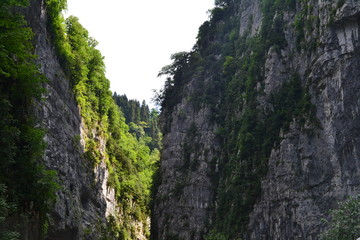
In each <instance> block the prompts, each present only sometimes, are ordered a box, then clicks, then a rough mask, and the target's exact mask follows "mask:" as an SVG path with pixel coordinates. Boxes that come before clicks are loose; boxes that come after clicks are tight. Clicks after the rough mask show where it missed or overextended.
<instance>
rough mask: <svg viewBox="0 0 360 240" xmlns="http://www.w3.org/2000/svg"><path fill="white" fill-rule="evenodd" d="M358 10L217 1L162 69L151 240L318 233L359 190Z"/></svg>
mask: <svg viewBox="0 0 360 240" xmlns="http://www.w3.org/2000/svg"><path fill="white" fill-rule="evenodd" d="M359 16H360V3H359V2H358V1H352V0H346V1H321V0H319V1H315V0H304V1H285V0H284V1H267V0H255V1H247V0H237V1H216V7H215V8H214V9H213V10H212V12H211V17H210V20H209V21H208V22H206V23H204V25H202V26H201V27H200V30H199V35H198V41H197V43H196V45H195V47H194V49H193V51H192V52H190V53H188V54H187V55H183V56H185V60H184V57H183V58H182V59H181V58H179V57H178V58H175V59H174V63H173V67H175V68H174V71H173V72H170V73H169V72H167V73H169V74H170V76H171V79H170V80H169V81H168V82H167V85H166V86H165V89H164V91H163V95H162V96H161V99H160V100H162V108H163V113H162V114H163V115H162V117H163V128H164V150H163V153H162V160H161V170H160V175H161V181H160V184H159V186H158V190H157V194H156V199H155V209H154V213H153V219H154V227H153V232H154V235H153V236H154V239H194V240H195V239H196V240H197V239H204V237H205V235H206V234H208V233H209V231H210V230H212V231H211V232H210V234H208V237H209V238H211V237H213V238H211V239H217V238H216V237H219V239H220V237H224V239H238V238H243V239H319V234H320V233H321V232H323V231H324V230H325V229H326V225H325V223H323V222H322V221H321V219H322V218H327V217H328V210H329V209H332V208H334V207H336V206H337V201H339V200H344V199H345V198H346V197H347V196H349V195H354V194H357V193H359V190H360V189H359V187H360V182H359V177H360V174H359V169H360V167H359V159H358V156H359V148H358V146H359V128H358V125H359V121H360V119H359V117H360V115H359V109H358V105H359V100H358V99H359V91H358V90H359V83H358V78H359V74H360V70H359V68H358V65H359V47H360V46H359V40H360V39H359V23H360V20H359ZM180 60H183V61H180ZM221 239H222V238H221Z"/></svg>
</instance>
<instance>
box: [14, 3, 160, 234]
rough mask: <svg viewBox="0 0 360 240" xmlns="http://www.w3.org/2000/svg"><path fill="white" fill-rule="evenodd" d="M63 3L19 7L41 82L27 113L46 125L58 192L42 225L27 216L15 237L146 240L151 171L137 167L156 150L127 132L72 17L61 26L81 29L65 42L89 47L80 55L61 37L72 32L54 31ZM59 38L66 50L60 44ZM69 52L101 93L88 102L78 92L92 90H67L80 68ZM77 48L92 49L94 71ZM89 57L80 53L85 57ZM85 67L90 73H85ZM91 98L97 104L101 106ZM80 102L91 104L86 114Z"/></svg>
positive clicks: (48, 153) (57, 28) (101, 69)
mask: <svg viewBox="0 0 360 240" xmlns="http://www.w3.org/2000/svg"><path fill="white" fill-rule="evenodd" d="M64 4H65V5H66V1H57V0H56V1H45V0H34V1H30V6H29V7H28V8H27V9H26V10H25V18H26V20H27V22H28V24H29V26H30V27H31V28H32V30H33V33H34V36H35V37H34V51H35V54H36V55H37V60H36V61H37V63H38V65H39V67H40V69H41V73H43V74H44V76H45V77H46V79H47V80H48V81H47V82H46V83H45V84H44V88H45V92H44V94H43V100H42V101H39V102H37V103H36V104H35V105H36V107H35V110H34V112H35V116H36V119H37V122H38V126H39V127H41V128H42V129H45V130H46V134H45V143H46V149H45V156H44V158H45V159H44V163H45V165H46V167H47V169H50V170H55V171H56V173H57V183H58V184H59V190H58V191H57V192H56V201H55V206H54V209H52V210H51V212H50V213H49V214H48V216H49V221H48V223H47V225H46V226H45V228H46V229H45V230H44V226H39V222H38V219H37V218H36V217H32V218H29V223H25V224H24V227H23V230H22V233H21V235H22V236H21V239H29V240H30V239H42V237H41V236H39V234H43V235H45V236H46V239H51V240H53V239H54V240H56V239H118V238H121V239H128V240H129V239H134V238H136V239H141V240H144V239H148V235H149V230H148V229H149V222H148V212H147V201H149V200H148V199H147V197H148V195H149V193H145V191H147V192H149V191H150V190H149V189H147V188H148V185H150V184H151V174H152V171H153V170H152V169H143V170H142V168H148V167H150V168H151V166H152V165H153V164H155V161H156V158H157V157H156V151H157V150H154V151H153V153H154V154H152V153H151V152H150V149H149V147H148V146H146V145H145V143H144V142H141V139H140V137H139V139H137V137H136V136H134V135H133V134H131V133H129V127H128V126H127V125H126V124H125V119H124V118H123V117H122V115H121V113H120V111H119V109H118V106H116V105H115V102H114V101H113V99H112V96H111V92H110V91H109V81H108V80H107V79H106V78H105V76H104V64H103V62H102V56H101V54H100V52H99V51H98V50H96V49H95V48H94V43H95V41H94V40H93V39H90V37H88V33H87V31H86V29H84V28H83V27H82V26H81V25H80V24H79V23H78V19H77V18H75V17H72V18H71V19H69V20H68V22H67V23H66V24H69V23H70V22H71V24H72V25H71V27H72V30H73V32H72V34H76V33H77V32H76V31H79V32H81V34H83V35H80V34H79V35H78V36H76V37H77V38H76V41H78V42H75V41H74V42H72V44H73V45H75V44H78V45H79V46H80V44H83V45H82V46H81V47H82V48H83V49H86V51H88V52H90V51H92V53H88V52H84V53H80V54H79V52H76V50H74V49H72V48H71V47H72V46H71V47H70V44H69V42H65V41H70V40H69V39H68V38H69V36H70V35H71V34H70V33H66V34H65V32H61V31H64V30H63V29H62V28H64V29H65V22H64V20H63V19H62V16H61V10H62V8H63V6H64ZM56 21H57V22H56ZM56 24H58V25H56ZM68 27H69V26H68ZM69 29H70V27H69ZM56 31H58V32H56ZM61 34H63V35H61ZM79 36H80V37H79ZM74 39H75V38H74ZM90 40H92V42H91V43H89V42H90ZM61 41H63V42H61ZM81 41H82V42H81ZM60 44H62V45H61V46H60ZM66 44H68V45H67V49H60V47H62V46H65V45H66ZM90 45H91V46H90ZM61 51H62V52H61ZM66 51H67V52H66ZM70 51H73V52H71V53H70ZM64 53H65V54H69V55H68V56H65V55H64ZM70 54H77V55H76V57H78V58H77V59H76V63H78V64H82V65H81V70H83V72H86V74H85V75H83V79H78V80H77V81H76V83H79V82H81V81H87V82H86V83H82V84H83V85H82V90H83V89H86V88H87V85H86V84H94V82H95V83H96V86H95V87H94V86H93V87H92V88H91V89H95V90H93V91H96V93H99V94H101V95H100V96H98V95H96V97H93V98H92V99H95V101H96V102H95V103H94V102H91V100H90V99H89V98H84V97H83V95H86V96H90V95H91V94H93V92H91V91H92V90H88V92H86V93H84V92H80V91H79V90H74V86H76V84H75V83H74V82H75V81H74V75H76V76H81V75H82V74H83V72H82V73H80V70H79V69H77V68H76V66H74V65H71V64H73V62H69V59H70V57H71V56H74V55H70ZM81 54H94V55H93V57H94V56H95V57H94V59H92V60H93V62H91V64H92V65H91V66H92V67H93V68H95V69H89V68H90V67H89V63H87V62H86V61H84V59H81V57H82V56H81ZM69 56H70V57H69ZM89 56H90V55H86V57H87V60H88V59H90V57H89ZM66 57H68V58H66ZM96 57H97V58H96ZM95 58H96V59H95ZM70 60H71V59H70ZM86 64H88V65H86ZM96 64H98V65H96ZM94 66H95V67H94ZM74 69H75V70H74ZM84 69H85V71H84ZM75 71H79V72H75ZM91 71H93V72H95V74H93V75H95V76H90V74H92V73H91ZM90 78H91V79H90ZM84 79H85V80H84ZM91 81H93V82H91ZM100 88H101V89H100ZM83 91H84V90H83ZM79 92H80V93H81V94H83V95H82V98H81V97H79ZM79 101H81V102H79ZM93 101H94V100H93ZM100 101H102V102H100ZM99 102H100V103H99ZM97 104H98V105H99V104H102V105H101V108H100V107H99V106H98V105H97ZM85 105H86V106H91V108H92V109H93V110H92V111H93V112H91V113H90V114H91V115H90V114H89V110H88V109H86V107H84V106H85ZM144 107H145V106H144ZM98 109H100V110H98ZM101 111H103V113H101ZM147 111H148V112H147V114H150V112H149V109H147ZM151 154H152V155H151ZM135 161H136V162H135ZM145 161H146V162H145ZM134 179H136V181H134ZM134 186H135V187H134ZM140 191H141V192H140Z"/></svg>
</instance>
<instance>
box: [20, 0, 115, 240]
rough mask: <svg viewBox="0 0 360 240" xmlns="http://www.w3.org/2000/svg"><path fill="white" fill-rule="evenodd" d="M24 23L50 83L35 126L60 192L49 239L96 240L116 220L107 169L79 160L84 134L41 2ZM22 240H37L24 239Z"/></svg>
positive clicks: (29, 237) (51, 216) (37, 110)
mask: <svg viewBox="0 0 360 240" xmlns="http://www.w3.org/2000/svg"><path fill="white" fill-rule="evenodd" d="M26 18H27V20H28V22H29V24H30V26H31V27H32V29H33V31H34V33H35V54H37V56H38V63H39V66H40V68H41V72H43V73H44V74H45V76H46V77H47V79H48V80H49V81H48V82H47V83H46V84H45V86H44V87H45V88H46V93H45V94H44V96H43V97H44V101H42V102H40V103H39V104H38V105H37V107H36V116H37V118H38V119H39V124H40V125H41V127H43V128H44V129H46V130H47V133H46V136H45V142H46V143H47V148H46V152H45V164H46V166H47V167H48V168H49V169H52V170H56V171H57V173H58V182H59V184H60V187H61V189H60V190H59V191H58V192H57V201H56V203H55V208H54V210H53V212H52V213H51V214H50V223H49V230H48V239H51V240H65V239H69V240H70V239H74V240H75V239H100V236H101V234H102V233H101V229H102V228H103V227H104V226H106V217H108V216H109V215H115V214H117V207H116V205H117V203H116V200H115V194H114V190H113V189H109V188H108V187H107V179H108V175H109V174H108V171H107V167H106V164H105V163H104V162H102V163H101V164H99V165H98V166H97V167H96V168H95V169H94V168H93V167H92V166H91V164H90V163H89V162H88V161H86V160H85V159H84V158H83V150H84V141H83V135H84V134H85V133H86V132H87V131H88V130H87V129H85V128H84V124H82V119H81V116H80V112H79V108H78V106H77V103H76V100H75V97H74V94H73V93H72V89H71V86H70V82H69V78H68V77H67V76H66V74H65V73H64V71H63V68H62V67H61V65H60V63H59V60H58V57H57V54H56V52H55V48H54V46H53V45H52V44H51V41H50V39H51V36H50V35H49V33H48V30H47V27H46V26H47V15H46V9H45V6H44V0H36V1H31V6H30V7H29V8H28V10H27V13H26ZM103 145H104V147H105V143H104V144H103ZM25 239H37V238H36V237H35V238H34V237H32V236H31V235H29V236H26V237H25Z"/></svg>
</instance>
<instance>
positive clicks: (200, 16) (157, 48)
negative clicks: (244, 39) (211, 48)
mask: <svg viewBox="0 0 360 240" xmlns="http://www.w3.org/2000/svg"><path fill="white" fill-rule="evenodd" d="M213 5H214V0H126V1H125V0H68V11H67V12H66V14H65V16H66V17H67V16H69V15H75V16H77V17H78V18H79V19H80V23H81V24H82V25H83V26H84V27H85V28H86V29H87V30H88V31H89V33H90V36H92V37H94V38H95V39H96V40H97V41H98V42H99V45H98V49H99V50H100V51H101V53H102V55H103V56H105V64H106V76H107V78H108V79H109V80H110V81H111V90H112V91H113V92H115V91H116V92H117V93H118V94H124V93H125V94H126V95H127V97H128V98H130V99H138V100H139V101H140V102H141V101H142V100H145V101H146V102H147V103H148V104H150V105H151V106H153V105H152V104H151V103H150V99H151V98H152V97H153V91H152V90H153V89H160V88H161V87H162V85H163V79H160V78H157V74H158V72H159V71H160V70H161V68H162V67H163V66H165V65H167V64H170V63H171V61H170V59H169V58H170V55H171V54H173V53H176V52H179V51H189V50H191V48H192V47H193V45H194V44H195V41H196V40H195V39H196V35H197V32H198V28H199V26H200V25H201V24H202V23H203V22H204V21H205V20H207V19H208V15H207V10H209V9H211V8H213Z"/></svg>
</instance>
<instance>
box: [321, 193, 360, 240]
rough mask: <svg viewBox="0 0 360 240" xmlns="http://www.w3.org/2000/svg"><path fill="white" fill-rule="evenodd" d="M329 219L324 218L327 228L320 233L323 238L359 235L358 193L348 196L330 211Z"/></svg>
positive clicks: (337, 239)
mask: <svg viewBox="0 0 360 240" xmlns="http://www.w3.org/2000/svg"><path fill="white" fill-rule="evenodd" d="M330 215H331V218H332V219H331V221H326V220H324V221H325V222H326V223H327V224H328V226H329V229H328V230H327V231H326V232H324V233H323V234H321V239H323V240H353V239H357V238H358V237H360V195H357V196H354V197H349V198H348V199H347V200H346V201H344V202H341V203H339V208H338V209H334V210H331V211H330Z"/></svg>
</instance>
